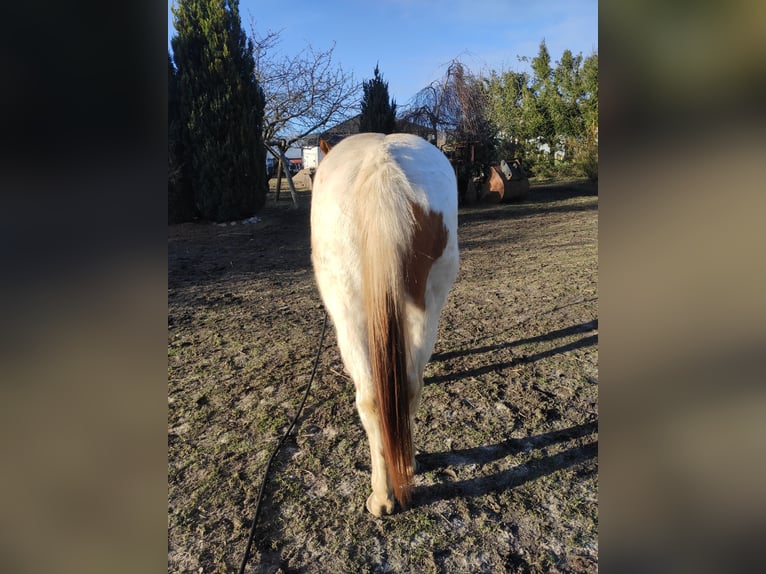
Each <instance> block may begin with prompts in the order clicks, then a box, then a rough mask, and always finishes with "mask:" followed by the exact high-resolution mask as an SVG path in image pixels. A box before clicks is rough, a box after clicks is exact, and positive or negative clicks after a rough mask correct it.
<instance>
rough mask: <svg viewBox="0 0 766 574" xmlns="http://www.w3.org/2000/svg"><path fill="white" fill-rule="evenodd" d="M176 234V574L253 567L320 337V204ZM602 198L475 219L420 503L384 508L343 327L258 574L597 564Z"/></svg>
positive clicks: (287, 462)
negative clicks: (269, 466)
mask: <svg viewBox="0 0 766 574" xmlns="http://www.w3.org/2000/svg"><path fill="white" fill-rule="evenodd" d="M299 195H300V196H301V200H302V202H303V204H302V205H301V208H300V209H298V210H294V209H292V207H291V204H292V202H291V201H290V200H289V198H288V199H285V200H284V202H281V203H280V205H274V201H273V199H270V201H269V204H268V206H267V207H266V208H265V209H264V210H263V211H262V212H261V213H260V214H259V218H258V219H259V220H258V221H253V222H249V223H251V224H250V225H236V226H225V227H219V226H216V225H205V224H183V225H176V226H172V227H171V228H170V232H169V243H168V260H169V278H168V287H169V289H168V305H169V315H168V379H169V389H168V390H169V394H168V404H169V415H168V429H169V431H168V473H169V474H168V481H169V494H168V566H169V571H170V572H223V571H227V572H228V571H236V569H237V568H238V567H239V562H240V560H241V558H242V554H243V552H244V548H245V543H246V540H247V536H248V533H249V528H250V524H251V520H252V514H253V511H254V504H255V500H256V497H257V494H258V488H259V486H260V481H261V478H262V476H263V470H264V468H265V466H266V462H267V460H268V458H269V456H270V454H271V450H272V449H273V447H274V446H275V444H276V442H277V441H278V440H279V438H280V437H281V435H282V433H283V432H284V430H285V429H286V428H287V426H288V425H289V423H290V420H291V418H292V416H293V414H294V413H295V410H296V409H297V406H298V403H299V401H300V398H301V394H302V392H303V390H304V389H305V385H306V384H307V382H308V378H309V374H310V370H311V366H312V361H313V358H314V354H315V352H316V348H317V344H318V339H319V333H320V330H321V325H322V309H321V306H320V304H319V297H318V294H317V291H316V287H315V285H314V282H313V277H312V272H311V262H310V250H309V227H308V225H309V222H308V202H309V194H308V192H304V193H300V194H299ZM597 215H598V196H597V191H596V189H595V187H594V186H591V185H589V184H587V183H585V182H580V181H568V182H548V183H542V184H541V183H537V184H535V182H533V185H532V191H531V193H530V195H529V197H528V199H527V200H526V201H524V202H522V203H516V204H503V205H492V206H474V207H466V208H462V209H461V210H460V213H459V234H460V237H459V241H460V248H461V269H460V274H459V276H458V280H457V282H456V283H455V286H454V288H453V290H452V292H451V295H450V297H449V299H448V301H447V305H446V307H445V310H444V313H443V315H442V322H441V325H440V330H439V340H438V342H437V346H436V350H435V353H434V356H433V358H432V360H431V362H430V363H429V366H428V367H427V369H426V378H425V390H424V395H423V402H422V405H421V409H420V411H419V413H418V417H417V424H418V426H417V429H416V433H415V440H416V446H417V449H418V462H419V465H420V472H419V474H418V475H417V476H416V482H415V489H414V493H413V506H412V508H410V509H409V510H408V511H406V512H402V513H398V514H395V515H393V516H390V517H386V518H383V519H376V518H373V517H372V516H370V515H369V514H368V513H366V512H365V511H364V510H363V508H364V501H365V499H366V497H367V495H368V489H369V482H370V475H369V452H368V449H367V442H366V438H365V435H364V431H363V430H362V428H361V425H360V423H359V420H358V418H357V415H356V411H355V407H354V394H353V384H352V383H351V381H350V380H349V379H348V377H347V376H346V375H345V374H344V372H343V367H342V364H341V362H340V356H339V354H338V351H337V347H336V346H335V337H334V333H333V332H332V330H331V329H329V330H328V335H327V338H326V340H325V345H324V350H323V352H322V356H321V362H320V368H319V373H318V375H317V379H316V380H315V381H314V384H313V386H312V389H311V394H310V396H309V400H308V403H307V405H306V409H305V411H304V413H303V415H302V417H301V418H300V420H299V422H298V425H297V426H296V429H295V430H294V432H293V435H292V436H291V437H290V438H289V439H288V440H287V441H286V443H285V445H284V447H283V449H282V451H280V454H279V455H278V457H277V459H276V461H275V464H274V467H273V470H272V473H271V476H270V480H269V482H268V485H267V488H266V497H265V501H264V507H263V509H262V514H261V519H260V521H259V524H258V527H257V530H256V541H255V543H254V547H253V552H252V556H251V559H250V562H249V564H248V568H247V572H270V573H271V572H284V573H287V572H321V573H326V572H333V573H334V572H423V573H426V572H492V573H495V572H595V571H596V570H597V564H598V548H597V526H598V517H597V492H598V477H597V444H598V403H597V400H598V390H597V386H598V302H597V281H598V262H597Z"/></svg>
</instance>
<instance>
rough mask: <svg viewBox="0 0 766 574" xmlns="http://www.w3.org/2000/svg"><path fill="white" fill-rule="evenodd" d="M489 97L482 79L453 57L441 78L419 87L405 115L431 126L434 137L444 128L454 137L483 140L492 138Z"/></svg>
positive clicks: (421, 123)
mask: <svg viewBox="0 0 766 574" xmlns="http://www.w3.org/2000/svg"><path fill="white" fill-rule="evenodd" d="M488 117H489V100H488V97H487V91H486V90H484V89H483V84H482V80H481V79H480V78H477V77H475V76H473V75H472V74H471V72H470V71H469V70H467V69H466V67H465V66H464V65H463V64H462V63H461V62H460V61H459V60H452V61H451V62H450V63H449V65H448V66H447V71H446V73H445V74H444V77H443V78H442V79H441V80H436V81H434V82H431V83H430V84H429V85H428V86H426V87H425V88H423V89H422V90H420V91H419V92H418V93H417V94H416V95H415V97H414V98H413V101H412V103H411V104H410V105H409V106H408V109H407V111H406V112H405V113H404V118H405V119H407V120H410V121H413V122H415V123H418V124H420V125H427V126H428V127H430V128H431V129H432V130H433V132H434V136H436V134H437V131H438V130H444V131H446V132H448V133H449V134H450V136H452V137H453V138H456V139H459V140H467V141H482V140H485V139H487V138H489V137H491V129H490V125H489V120H488Z"/></svg>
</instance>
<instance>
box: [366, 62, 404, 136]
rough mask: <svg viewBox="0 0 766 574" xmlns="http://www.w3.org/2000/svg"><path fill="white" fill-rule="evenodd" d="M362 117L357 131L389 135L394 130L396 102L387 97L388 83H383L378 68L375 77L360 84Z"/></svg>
mask: <svg viewBox="0 0 766 574" xmlns="http://www.w3.org/2000/svg"><path fill="white" fill-rule="evenodd" d="M362 89H363V90H364V96H363V97H362V115H361V117H360V118H359V131H361V132H377V133H382V134H390V133H393V132H394V131H395V130H396V102H395V101H394V100H393V99H391V100H390V101H389V96H388V82H384V81H383V78H382V77H381V75H380V70H379V69H378V66H377V65H376V66H375V77H374V78H373V79H372V80H369V81H365V82H363V83H362Z"/></svg>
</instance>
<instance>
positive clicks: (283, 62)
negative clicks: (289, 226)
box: [251, 22, 360, 206]
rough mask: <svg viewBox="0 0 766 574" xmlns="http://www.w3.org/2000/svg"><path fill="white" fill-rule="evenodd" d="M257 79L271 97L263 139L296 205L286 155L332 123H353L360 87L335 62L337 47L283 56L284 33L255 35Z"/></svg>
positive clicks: (312, 49)
mask: <svg viewBox="0 0 766 574" xmlns="http://www.w3.org/2000/svg"><path fill="white" fill-rule="evenodd" d="M251 33H252V38H253V43H254V45H255V52H254V57H255V73H256V77H257V79H258V82H259V83H260V85H261V87H262V88H263V91H264V94H265V96H266V109H265V117H264V122H263V126H264V127H263V131H264V134H263V136H264V137H263V139H264V142H265V145H266V149H268V150H269V152H271V154H272V155H273V156H274V157H277V158H280V160H281V163H282V169H283V171H284V174H285V177H286V178H287V182H288V185H289V187H290V194H291V195H292V198H293V203H294V204H295V205H296V206H297V195H296V192H295V185H294V184H293V180H292V177H291V175H290V170H289V169H288V163H287V160H286V158H285V152H286V151H287V148H288V147H290V146H291V145H292V144H294V143H295V142H297V141H299V140H301V139H303V138H305V137H306V136H308V135H311V134H313V133H316V132H317V131H319V130H321V129H322V128H323V127H325V126H326V125H328V124H330V123H338V122H340V121H343V120H345V119H347V118H348V117H349V115H350V111H351V110H352V109H355V108H356V107H357V106H358V104H359V98H360V84H358V83H356V82H355V81H354V77H353V74H350V73H346V72H344V71H343V69H342V68H341V67H340V66H339V65H335V64H334V63H333V61H332V57H333V51H334V50H335V45H333V46H332V47H330V48H328V49H326V50H315V49H314V48H312V47H311V46H310V45H308V46H306V47H305V48H303V49H302V50H301V51H300V52H298V53H297V54H296V55H294V56H289V55H284V54H282V53H280V52H279V51H278V50H277V47H278V44H279V41H280V37H279V32H272V31H269V32H268V33H266V35H264V36H259V35H258V34H257V33H256V32H255V26H254V25H253V24H252V22H251Z"/></svg>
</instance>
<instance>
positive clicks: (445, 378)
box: [423, 320, 598, 385]
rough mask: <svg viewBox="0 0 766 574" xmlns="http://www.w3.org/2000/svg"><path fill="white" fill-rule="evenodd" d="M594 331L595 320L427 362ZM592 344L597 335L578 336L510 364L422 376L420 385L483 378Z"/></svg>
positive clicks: (443, 355) (466, 350)
mask: <svg viewBox="0 0 766 574" xmlns="http://www.w3.org/2000/svg"><path fill="white" fill-rule="evenodd" d="M595 329H598V320H595V321H589V322H587V323H582V324H580V325H573V326H571V327H567V328H565V329H559V330H557V331H552V332H550V333H546V334H544V335H538V336H535V337H529V338H527V339H520V340H518V341H514V342H511V343H506V342H503V343H499V344H495V345H487V346H484V347H479V348H475V349H461V350H457V351H447V352H443V353H435V354H434V355H433V356H432V357H431V362H444V361H449V360H450V359H453V358H456V357H460V356H463V355H478V354H482V353H491V352H494V351H498V350H505V349H510V348H512V347H518V346H520V345H526V344H530V343H544V342H548V341H552V340H554V339H558V338H563V337H569V336H572V335H578V334H585V333H587V332H588V331H593V330H595ZM596 345H598V335H589V336H585V337H581V338H580V339H577V340H575V341H572V342H570V343H566V344H564V345H560V346H558V347H554V348H552V349H546V350H543V351H539V352H537V353H533V354H531V355H526V356H521V357H517V358H514V359H512V360H510V361H505V362H500V363H490V364H486V365H482V366H481V367H476V368H475V369H464V370H462V371H459V372H454V373H447V374H444V375H435V376H431V377H425V378H424V379H423V382H424V384H425V385H433V384H439V383H446V382H451V381H456V380H460V379H464V378H467V377H478V376H480V375H485V374H487V373H492V372H495V371H502V370H504V369H510V368H513V367H515V366H518V365H520V364H522V363H534V362H535V361H539V360H540V359H544V358H546V357H552V356H555V355H558V354H561V353H566V352H568V351H573V350H575V349H582V348H585V347H593V346H596Z"/></svg>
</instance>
